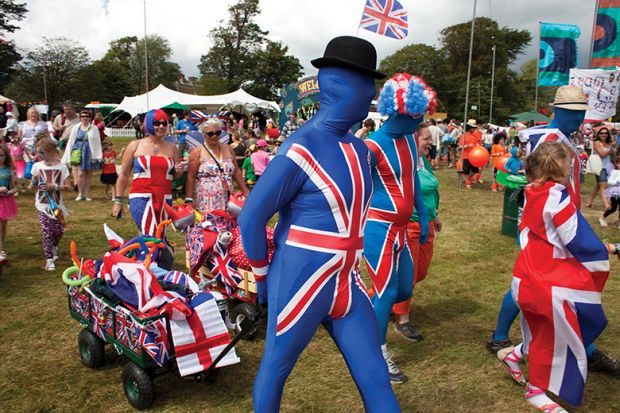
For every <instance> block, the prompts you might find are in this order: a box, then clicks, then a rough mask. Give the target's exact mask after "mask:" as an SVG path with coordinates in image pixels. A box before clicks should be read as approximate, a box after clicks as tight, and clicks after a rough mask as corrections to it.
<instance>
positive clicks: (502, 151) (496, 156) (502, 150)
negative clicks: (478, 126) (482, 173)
mask: <svg viewBox="0 0 620 413" xmlns="http://www.w3.org/2000/svg"><path fill="white" fill-rule="evenodd" d="M504 155H506V147H505V146H504V145H493V147H492V148H491V159H492V160H493V167H494V168H497V169H499V168H498V167H497V163H498V162H499V160H500V159H501V158H502V156H504Z"/></svg>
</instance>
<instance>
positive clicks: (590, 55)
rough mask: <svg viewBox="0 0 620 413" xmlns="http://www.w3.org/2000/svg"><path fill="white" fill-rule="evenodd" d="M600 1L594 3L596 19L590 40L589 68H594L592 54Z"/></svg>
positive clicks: (593, 22)
mask: <svg viewBox="0 0 620 413" xmlns="http://www.w3.org/2000/svg"><path fill="white" fill-rule="evenodd" d="M598 5H599V0H596V2H595V3H594V18H593V19H592V38H591V39H590V53H589V54H588V68H592V53H594V36H596V15H597V13H598Z"/></svg>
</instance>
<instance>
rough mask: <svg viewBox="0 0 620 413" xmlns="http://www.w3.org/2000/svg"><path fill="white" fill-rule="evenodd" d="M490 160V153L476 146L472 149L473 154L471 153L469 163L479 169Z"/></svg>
mask: <svg viewBox="0 0 620 413" xmlns="http://www.w3.org/2000/svg"><path fill="white" fill-rule="evenodd" d="M489 158H490V155H489V151H487V150H486V149H485V148H484V147H482V146H475V147H474V148H472V150H471V152H469V163H470V164H471V165H472V166H475V167H477V168H480V167H482V166H485V165H486V164H487V163H489Z"/></svg>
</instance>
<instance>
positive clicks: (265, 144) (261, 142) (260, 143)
mask: <svg viewBox="0 0 620 413" xmlns="http://www.w3.org/2000/svg"><path fill="white" fill-rule="evenodd" d="M256 146H258V147H259V148H264V147H265V146H267V141H266V140H264V139H259V140H258V142H256Z"/></svg>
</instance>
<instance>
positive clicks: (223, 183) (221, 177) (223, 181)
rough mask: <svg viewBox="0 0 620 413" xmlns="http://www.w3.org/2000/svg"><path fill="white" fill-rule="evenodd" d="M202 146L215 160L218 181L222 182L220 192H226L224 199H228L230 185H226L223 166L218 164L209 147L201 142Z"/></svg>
mask: <svg viewBox="0 0 620 413" xmlns="http://www.w3.org/2000/svg"><path fill="white" fill-rule="evenodd" d="M202 146H204V148H205V149H206V151H207V153H208V154H209V156H210V157H211V159H213V160H214V161H215V164H216V165H217V169H219V171H220V181H221V183H222V192H226V199H229V198H230V187H229V186H228V182H227V181H226V178H225V177H224V168H222V165H220V163H219V162H218V160H217V159H216V158H215V156H213V154H212V153H211V151H210V150H209V148H207V145H205V144H204V143H203V144H202Z"/></svg>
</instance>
